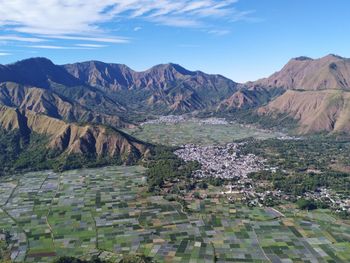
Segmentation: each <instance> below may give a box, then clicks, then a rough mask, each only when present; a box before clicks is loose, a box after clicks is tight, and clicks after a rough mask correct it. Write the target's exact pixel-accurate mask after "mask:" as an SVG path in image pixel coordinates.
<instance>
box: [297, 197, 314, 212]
mask: <svg viewBox="0 0 350 263" xmlns="http://www.w3.org/2000/svg"><path fill="white" fill-rule="evenodd" d="M296 204H297V206H298V208H299V209H302V210H315V209H316V208H317V204H316V202H315V201H313V200H310V199H304V198H300V199H299V200H298V201H297V203H296Z"/></svg>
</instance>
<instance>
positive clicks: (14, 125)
mask: <svg viewBox="0 0 350 263" xmlns="http://www.w3.org/2000/svg"><path fill="white" fill-rule="evenodd" d="M0 130H2V131H6V132H19V133H20V136H21V137H22V138H26V144H30V143H31V142H30V138H31V135H32V134H37V135H39V136H42V139H41V140H40V141H41V142H46V143H45V148H46V149H49V150H51V152H52V153H51V154H53V153H54V154H53V155H54V156H55V157H68V156H70V155H72V154H77V155H82V156H95V158H102V157H107V158H111V159H112V158H114V159H119V160H120V161H122V162H124V163H134V162H136V161H138V160H140V159H141V158H143V157H144V156H145V155H146V154H147V153H148V152H149V151H150V149H151V146H150V145H148V144H146V143H144V142H142V141H139V140H137V139H135V138H133V137H132V136H130V135H127V134H125V133H123V132H121V131H119V130H116V129H113V128H108V127H106V126H100V125H92V124H86V125H78V124H74V123H66V122H64V121H61V120H58V119H55V118H50V117H48V116H46V115H42V114H38V113H35V112H33V111H29V110H18V109H14V108H9V107H6V106H0ZM36 154H39V153H36ZM33 158H34V156H33Z"/></svg>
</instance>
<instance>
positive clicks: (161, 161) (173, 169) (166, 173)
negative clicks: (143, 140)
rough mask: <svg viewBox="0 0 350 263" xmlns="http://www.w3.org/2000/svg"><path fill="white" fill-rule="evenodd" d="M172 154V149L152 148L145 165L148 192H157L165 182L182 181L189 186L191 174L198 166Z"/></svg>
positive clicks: (164, 147)
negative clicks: (146, 168)
mask: <svg viewBox="0 0 350 263" xmlns="http://www.w3.org/2000/svg"><path fill="white" fill-rule="evenodd" d="M173 152H174V149H173V148H170V147H166V146H157V147H155V148H154V151H153V153H152V157H151V158H150V159H149V161H148V163H147V165H146V166H147V167H148V170H147V172H146V173H147V182H148V186H149V187H148V191H149V192H159V191H160V189H161V188H162V186H163V185H164V183H165V181H167V180H168V181H169V180H183V181H184V182H185V184H187V185H189V186H190V185H191V183H190V178H191V174H192V172H193V171H195V170H198V169H199V168H200V164H199V163H198V162H185V161H183V160H182V159H180V158H179V157H177V156H176V155H175V154H174V153H173Z"/></svg>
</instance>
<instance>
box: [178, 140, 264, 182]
mask: <svg viewBox="0 0 350 263" xmlns="http://www.w3.org/2000/svg"><path fill="white" fill-rule="evenodd" d="M241 145H242V143H229V144H227V145H225V146H197V145H194V144H188V145H185V146H184V147H183V148H181V149H179V150H177V151H175V154H176V155H177V156H178V157H180V158H182V159H183V160H185V161H197V162H199V163H200V164H201V169H200V170H198V171H196V172H195V173H194V176H196V177H199V178H204V177H217V178H222V179H239V180H249V178H248V174H249V173H252V172H256V171H259V170H261V169H262V168H263V167H264V166H265V164H264V160H263V159H262V158H260V157H257V156H256V155H254V154H247V155H241V154H240V152H239V147H240V146H241Z"/></svg>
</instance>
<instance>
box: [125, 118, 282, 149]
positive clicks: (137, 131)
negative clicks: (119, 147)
mask: <svg viewBox="0 0 350 263" xmlns="http://www.w3.org/2000/svg"><path fill="white" fill-rule="evenodd" d="M126 132H128V133H130V134H132V135H134V136H135V137H137V138H140V139H142V140H144V141H148V142H153V143H160V144H164V145H182V144H188V143H194V144H199V145H209V144H210V145H214V144H215V145H217V144H226V143H230V142H232V141H233V140H240V139H245V138H249V137H254V138H257V139H268V138H274V137H277V136H280V135H281V134H278V133H274V132H269V131H263V130H260V129H257V128H253V127H247V126H243V125H240V124H228V125H213V124H202V123H198V122H194V121H191V120H189V121H186V122H181V123H178V124H145V125H143V126H142V127H137V128H134V129H129V130H127V131H126Z"/></svg>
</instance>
